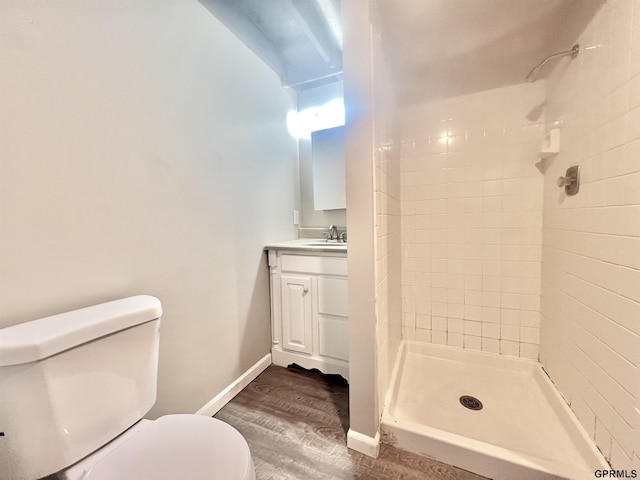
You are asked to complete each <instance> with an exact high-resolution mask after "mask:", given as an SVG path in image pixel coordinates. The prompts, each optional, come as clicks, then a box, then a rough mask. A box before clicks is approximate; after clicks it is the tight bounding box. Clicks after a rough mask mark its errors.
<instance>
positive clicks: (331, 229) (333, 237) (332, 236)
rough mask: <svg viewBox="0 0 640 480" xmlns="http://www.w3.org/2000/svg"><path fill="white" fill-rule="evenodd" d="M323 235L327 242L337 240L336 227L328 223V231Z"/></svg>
mask: <svg viewBox="0 0 640 480" xmlns="http://www.w3.org/2000/svg"><path fill="white" fill-rule="evenodd" d="M322 235H323V236H325V237H327V242H337V241H338V227H336V226H335V225H329V231H328V232H324V233H323V234H322Z"/></svg>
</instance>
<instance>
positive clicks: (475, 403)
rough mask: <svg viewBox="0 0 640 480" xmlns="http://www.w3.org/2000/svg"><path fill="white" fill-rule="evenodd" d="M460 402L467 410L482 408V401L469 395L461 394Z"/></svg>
mask: <svg viewBox="0 0 640 480" xmlns="http://www.w3.org/2000/svg"><path fill="white" fill-rule="evenodd" d="M460 403H461V404H462V406H463V407H465V408H468V409H469V410H482V402H481V401H480V400H478V399H477V398H476V397H472V396H471V395H463V396H461V397H460Z"/></svg>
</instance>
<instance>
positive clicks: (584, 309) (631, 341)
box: [540, 0, 640, 469]
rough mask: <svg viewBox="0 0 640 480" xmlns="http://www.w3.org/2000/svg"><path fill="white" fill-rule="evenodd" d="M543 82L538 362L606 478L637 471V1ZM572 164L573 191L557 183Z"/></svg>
mask: <svg viewBox="0 0 640 480" xmlns="http://www.w3.org/2000/svg"><path fill="white" fill-rule="evenodd" d="M576 42H579V43H580V46H581V47H582V50H581V52H580V54H579V56H578V57H577V58H576V59H575V60H573V61H564V62H563V63H562V64H560V65H559V66H558V68H556V69H555V71H554V72H553V75H552V76H551V77H550V78H549V80H548V82H547V84H548V104H547V119H548V120H549V121H557V122H559V124H560V126H561V133H562V137H561V151H560V153H559V155H558V156H557V157H556V158H554V159H552V160H551V161H549V162H548V165H547V167H548V168H547V172H546V174H545V194H544V236H543V238H544V242H543V255H542V262H543V271H542V280H543V284H542V338H541V345H540V348H541V351H540V357H541V360H542V361H543V363H544V365H545V368H546V369H547V371H548V372H549V375H550V376H551V378H552V379H553V381H554V383H555V385H556V386H557V387H558V388H559V389H560V391H561V392H562V393H563V395H564V396H565V398H566V399H567V401H568V402H569V403H570V404H571V408H572V409H573V411H574V412H575V413H576V415H577V416H578V418H579V419H580V421H581V423H582V425H583V426H584V427H585V429H586V430H587V432H589V434H590V435H591V436H592V437H593V438H594V439H595V442H596V444H597V445H598V447H599V448H600V450H601V451H602V452H603V453H604V455H605V457H606V458H607V459H608V460H610V461H611V464H612V466H613V467H614V468H616V469H625V468H626V469H630V468H632V466H633V467H634V468H636V469H638V468H640V410H639V408H640V370H639V367H638V362H639V361H640V2H638V1H633V2H632V1H629V0H610V1H608V2H606V3H605V4H604V5H603V6H602V8H601V9H600V11H599V12H598V13H597V14H596V15H595V17H594V18H593V19H592V20H591V22H590V23H589V25H588V26H587V28H586V29H585V30H584V32H583V33H582V34H581V35H580V37H579V38H578V39H577V40H576ZM572 165H580V168H581V185H580V192H579V193H578V194H577V195H575V196H570V197H568V196H566V195H565V194H564V192H563V191H562V190H560V189H559V188H558V187H557V186H556V183H555V182H556V179H557V178H558V177H559V176H561V175H564V172H565V170H566V168H567V167H569V166H572Z"/></svg>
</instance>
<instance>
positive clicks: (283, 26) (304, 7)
mask: <svg viewBox="0 0 640 480" xmlns="http://www.w3.org/2000/svg"><path fill="white" fill-rule="evenodd" d="M200 3H202V4H203V5H204V6H205V7H206V8H207V9H208V10H209V11H211V12H212V13H213V14H214V15H215V16H216V17H217V18H218V19H219V20H220V21H221V22H222V23H223V24H225V26H226V27H227V28H228V29H229V30H231V31H232V32H233V33H234V34H235V35H236V36H237V37H238V38H239V39H240V40H241V41H242V42H244V43H245V44H246V45H247V46H248V47H249V48H250V49H251V50H253V51H254V52H255V53H256V54H257V55H258V56H259V57H261V58H262V60H263V61H264V62H265V63H266V64H267V65H269V67H271V69H272V70H274V71H275V72H276V73H277V74H278V75H279V76H280V78H281V80H282V84H283V85H284V86H287V87H292V88H294V89H295V90H298V91H300V90H306V89H309V88H313V87H317V86H319V85H322V84H324V83H328V82H335V81H337V80H339V79H341V74H342V21H341V17H340V0H200Z"/></svg>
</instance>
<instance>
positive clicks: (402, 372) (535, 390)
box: [382, 341, 610, 480]
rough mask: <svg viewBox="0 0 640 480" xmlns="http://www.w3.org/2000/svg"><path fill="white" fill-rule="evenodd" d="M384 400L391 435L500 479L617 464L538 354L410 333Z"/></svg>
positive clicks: (580, 474)
mask: <svg viewBox="0 0 640 480" xmlns="http://www.w3.org/2000/svg"><path fill="white" fill-rule="evenodd" d="M385 404H386V408H385V411H384V413H383V416H382V432H383V441H385V443H389V444H392V445H395V446H397V447H399V448H402V449H403V450H409V451H412V452H414V453H418V454H421V455H427V456H429V457H432V458H435V459H436V460H439V461H443V462H445V463H449V464H451V465H455V466H457V467H460V468H463V469H465V470H469V471H472V472H475V473H478V474H481V475H485V476H487V477H489V478H492V479H494V480H512V479H514V478H518V479H520V480H529V479H530V480H541V479H577V478H592V477H593V472H594V471H595V470H597V469H609V468H610V467H609V465H608V464H607V462H606V461H605V460H604V458H603V457H602V455H601V454H600V452H599V451H598V450H597V448H596V447H595V446H594V445H593V443H592V442H591V441H590V439H589V437H588V435H587V433H586V432H585V431H584V429H583V428H582V426H581V425H580V424H579V422H578V420H577V419H576V418H575V416H574V415H573V413H572V412H571V410H570V409H569V407H568V406H567V404H566V402H565V401H564V400H563V399H562V397H561V396H560V394H559V393H558V392H557V390H556V389H555V387H554V386H553V384H552V383H551V381H550V380H549V378H548V377H547V375H546V374H545V372H544V371H543V369H542V366H541V365H540V364H539V363H538V362H535V361H532V360H525V359H520V358H515V357H505V356H502V357H500V356H496V355H492V354H487V353H482V352H475V351H469V350H461V349H452V348H449V347H443V346H439V345H433V344H427V343H421V342H407V341H405V342H403V344H402V346H401V348H400V351H399V354H398V358H397V360H396V364H395V369H394V372H393V377H392V380H391V388H390V390H389V393H388V397H387V400H386V402H385ZM470 407H471V408H470Z"/></svg>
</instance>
